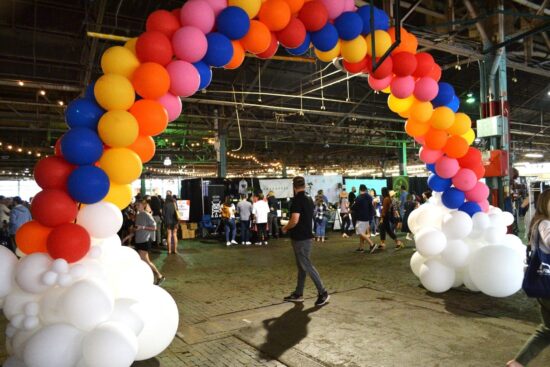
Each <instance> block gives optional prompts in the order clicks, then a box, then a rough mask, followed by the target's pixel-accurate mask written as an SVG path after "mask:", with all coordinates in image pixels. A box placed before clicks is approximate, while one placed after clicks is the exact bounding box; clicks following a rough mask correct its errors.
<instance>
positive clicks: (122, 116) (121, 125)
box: [97, 110, 139, 148]
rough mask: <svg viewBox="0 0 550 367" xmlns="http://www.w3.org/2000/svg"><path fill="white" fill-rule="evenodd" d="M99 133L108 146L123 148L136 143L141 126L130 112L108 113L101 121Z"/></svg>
mask: <svg viewBox="0 0 550 367" xmlns="http://www.w3.org/2000/svg"><path fill="white" fill-rule="evenodd" d="M97 132H98V133H99V137H100V138H101V140H103V142H104V143H105V144H107V145H108V146H110V147H113V148H122V147H127V146H128V145H132V144H133V143H134V141H136V139H137V137H138V135H139V124H138V122H137V120H136V118H135V117H134V116H133V115H132V114H131V113H130V112H127V111H120V110H115V111H108V112H106V113H105V114H103V116H101V118H100V119H99V124H98V125H97Z"/></svg>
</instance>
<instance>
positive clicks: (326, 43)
mask: <svg viewBox="0 0 550 367" xmlns="http://www.w3.org/2000/svg"><path fill="white" fill-rule="evenodd" d="M338 38H339V37H338V31H337V30H336V27H335V26H334V25H332V24H331V23H327V24H326V25H325V26H324V27H323V28H321V29H320V30H318V31H317V32H312V33H311V43H313V46H315V48H316V49H318V50H319V51H323V52H326V51H330V50H332V49H333V48H334V47H336V45H337V44H338Z"/></svg>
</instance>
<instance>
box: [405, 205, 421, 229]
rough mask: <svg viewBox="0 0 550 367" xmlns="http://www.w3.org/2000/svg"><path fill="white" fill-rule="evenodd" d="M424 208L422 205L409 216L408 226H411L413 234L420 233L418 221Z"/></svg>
mask: <svg viewBox="0 0 550 367" xmlns="http://www.w3.org/2000/svg"><path fill="white" fill-rule="evenodd" d="M423 206H424V205H421V206H420V207H418V208H417V209H415V210H413V211H412V212H411V214H409V218H408V219H407V225H408V226H409V229H410V230H411V232H412V233H413V234H415V233H416V232H417V231H418V227H417V224H416V220H417V219H418V217H419V216H420V215H422V212H423V211H422V210H421V209H422V207H423Z"/></svg>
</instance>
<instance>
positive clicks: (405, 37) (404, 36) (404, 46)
mask: <svg viewBox="0 0 550 367" xmlns="http://www.w3.org/2000/svg"><path fill="white" fill-rule="evenodd" d="M388 34H389V35H390V38H391V41H392V43H394V42H395V27H391V28H390V29H388ZM417 48H418V39H417V38H416V36H415V35H414V34H412V33H409V32H407V30H406V29H405V28H401V43H400V44H399V46H397V47H396V48H395V49H394V50H393V51H392V54H397V53H399V52H410V53H412V54H415V53H416V49H417Z"/></svg>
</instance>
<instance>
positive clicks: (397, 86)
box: [390, 75, 414, 99]
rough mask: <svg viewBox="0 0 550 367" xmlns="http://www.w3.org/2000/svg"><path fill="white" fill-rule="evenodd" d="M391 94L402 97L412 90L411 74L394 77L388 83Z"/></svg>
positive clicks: (408, 94)
mask: <svg viewBox="0 0 550 367" xmlns="http://www.w3.org/2000/svg"><path fill="white" fill-rule="evenodd" d="M390 89H391V94H393V95H394V96H395V97H397V98H400V99H403V98H407V97H409V96H410V95H411V94H413V92H414V78H413V77H412V76H410V75H409V76H402V77H394V78H393V80H392V81H391V84H390Z"/></svg>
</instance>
